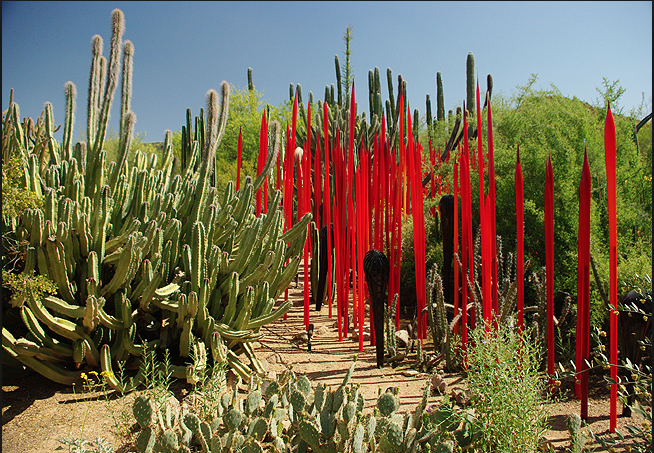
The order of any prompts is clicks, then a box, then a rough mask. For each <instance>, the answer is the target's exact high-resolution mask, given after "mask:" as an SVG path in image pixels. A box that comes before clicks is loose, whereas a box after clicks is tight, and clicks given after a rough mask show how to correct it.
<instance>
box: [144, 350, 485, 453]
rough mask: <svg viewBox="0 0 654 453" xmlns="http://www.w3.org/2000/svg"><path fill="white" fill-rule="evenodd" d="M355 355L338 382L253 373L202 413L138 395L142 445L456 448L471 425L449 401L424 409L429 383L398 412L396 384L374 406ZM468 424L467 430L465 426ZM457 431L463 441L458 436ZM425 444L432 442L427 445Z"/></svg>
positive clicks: (167, 448) (174, 448)
mask: <svg viewBox="0 0 654 453" xmlns="http://www.w3.org/2000/svg"><path fill="white" fill-rule="evenodd" d="M355 365H356V359H355V362H353V363H352V365H351V366H350V369H349V370H348V372H347V373H346V375H345V377H344V379H343V382H342V384H341V385H339V386H338V388H336V390H332V389H330V388H328V387H326V386H324V385H322V384H318V385H317V386H316V388H315V389H312V386H311V382H310V381H309V379H308V378H307V377H306V376H305V375H302V376H297V375H296V374H295V373H294V372H293V371H292V370H287V371H285V372H284V373H283V374H282V375H281V376H280V377H279V379H277V380H272V381H263V382H262V381H261V380H260V379H259V378H254V379H252V380H251V381H250V382H249V384H248V388H247V395H246V396H243V397H242V396H239V390H238V389H239V387H240V382H241V381H240V378H239V380H238V382H237V383H236V385H235V386H234V388H233V389H232V391H225V392H224V393H222V397H221V400H220V404H219V405H218V408H217V410H216V413H215V414H213V415H209V416H208V417H204V418H203V419H201V418H200V417H199V416H198V415H197V414H196V413H194V412H192V411H191V410H190V409H189V408H188V407H185V406H183V407H182V409H181V411H180V408H179V403H177V402H176V400H175V398H174V397H172V396H168V395H164V396H163V397H152V396H149V395H147V394H142V395H139V396H138V397H137V398H136V399H135V401H134V404H133V414H134V418H135V419H136V421H137V423H138V425H139V427H140V428H141V431H140V432H139V434H138V437H137V440H136V447H137V450H138V451H139V452H140V453H150V452H155V451H162V452H190V451H196V450H197V448H198V447H199V448H200V449H201V450H202V451H203V452H206V453H215V452H236V451H240V452H263V451H271V452H279V453H282V452H283V453H286V452H288V453H290V452H296V451H298V452H355V453H363V452H377V451H378V452H383V453H384V452H388V453H392V452H398V453H399V452H421V451H427V450H429V451H432V452H433V451H443V452H447V451H453V448H454V446H455V445H462V444H465V441H466V439H467V438H466V436H468V437H470V436H469V432H468V431H470V429H468V428H465V426H467V425H465V423H464V424H463V427H462V428H461V429H459V427H460V426H461V420H464V421H465V417H468V418H470V417H472V416H471V415H470V414H467V413H466V414H464V417H462V416H461V414H459V413H458V412H456V411H455V410H454V409H453V408H452V407H450V406H447V405H444V406H441V408H440V409H439V410H435V411H431V412H428V411H427V404H428V396H429V392H430V388H429V385H428V386H427V388H426V389H425V391H424V394H423V398H422V400H421V401H420V403H419V404H418V406H417V407H416V409H415V410H414V411H412V412H411V411H410V412H407V413H404V414H402V413H398V409H399V407H400V400H399V397H398V389H397V388H395V389H393V390H391V389H389V390H387V391H386V392H384V393H381V389H380V395H379V398H378V400H377V404H376V406H375V407H374V409H373V411H372V413H369V414H367V415H365V416H364V415H363V413H362V412H363V407H364V399H363V395H362V394H361V393H360V390H359V386H358V385H355V384H351V383H350V380H351V377H352V374H353V372H354V368H355ZM466 429H467V431H466ZM459 439H460V440H461V442H459ZM427 445H429V447H427Z"/></svg>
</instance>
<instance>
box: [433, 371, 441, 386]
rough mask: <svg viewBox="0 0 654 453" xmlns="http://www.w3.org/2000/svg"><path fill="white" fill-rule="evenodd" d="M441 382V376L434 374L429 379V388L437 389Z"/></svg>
mask: <svg viewBox="0 0 654 453" xmlns="http://www.w3.org/2000/svg"><path fill="white" fill-rule="evenodd" d="M441 382H443V376H441V375H440V374H435V375H433V376H432V377H431V386H432V387H434V388H437V387H438V386H439V385H440V384H441Z"/></svg>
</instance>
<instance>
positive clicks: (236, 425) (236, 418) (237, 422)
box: [223, 408, 245, 431]
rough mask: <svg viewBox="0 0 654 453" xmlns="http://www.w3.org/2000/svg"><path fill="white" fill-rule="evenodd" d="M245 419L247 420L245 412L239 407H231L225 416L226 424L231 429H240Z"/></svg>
mask: <svg viewBox="0 0 654 453" xmlns="http://www.w3.org/2000/svg"><path fill="white" fill-rule="evenodd" d="M244 420H245V415H244V414H243V412H241V411H240V410H239V409H236V408H231V409H230V410H228V411H227V413H226V414H225V416H224V417H223V421H224V423H225V426H226V427H227V429H229V430H230V431H236V430H238V429H240V427H241V424H242V423H243V422H244Z"/></svg>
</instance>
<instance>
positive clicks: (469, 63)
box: [466, 52, 476, 118]
mask: <svg viewBox="0 0 654 453" xmlns="http://www.w3.org/2000/svg"><path fill="white" fill-rule="evenodd" d="M466 107H467V109H468V112H470V115H472V118H475V116H474V114H475V112H476V108H475V57H474V55H472V52H470V53H469V54H468V57H467V58H466Z"/></svg>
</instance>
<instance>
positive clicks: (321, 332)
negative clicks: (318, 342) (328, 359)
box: [313, 325, 338, 337]
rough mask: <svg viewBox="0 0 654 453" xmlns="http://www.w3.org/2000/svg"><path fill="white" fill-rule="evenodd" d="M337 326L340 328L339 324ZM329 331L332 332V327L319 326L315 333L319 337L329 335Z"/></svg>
mask: <svg viewBox="0 0 654 453" xmlns="http://www.w3.org/2000/svg"><path fill="white" fill-rule="evenodd" d="M336 327H337V328H338V325H336ZM329 332H331V329H330V328H329V327H327V326H322V327H319V328H318V329H316V331H315V332H314V334H313V335H314V336H316V337H318V336H323V335H327V334H328V333H329Z"/></svg>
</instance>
